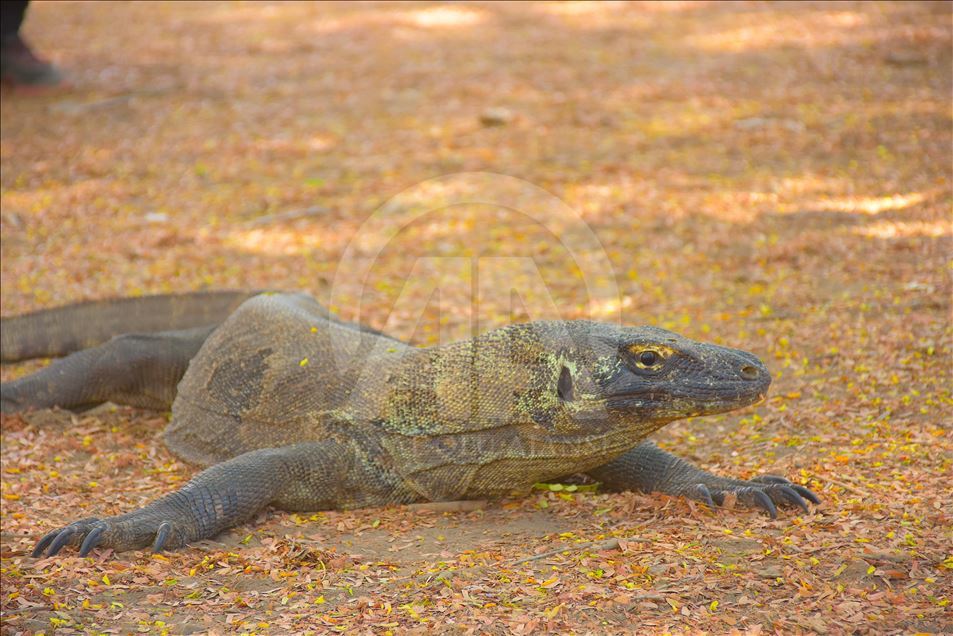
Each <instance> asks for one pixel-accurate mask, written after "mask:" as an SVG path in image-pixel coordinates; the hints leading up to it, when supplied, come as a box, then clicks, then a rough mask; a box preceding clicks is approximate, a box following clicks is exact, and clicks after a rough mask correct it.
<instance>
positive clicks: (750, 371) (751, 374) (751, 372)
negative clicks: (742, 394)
mask: <svg viewBox="0 0 953 636" xmlns="http://www.w3.org/2000/svg"><path fill="white" fill-rule="evenodd" d="M759 375H761V374H760V373H758V368H757V367H753V366H751V365H750V364H746V365H745V366H743V367H741V377H743V378H744V379H745V380H757V379H758V376H759Z"/></svg>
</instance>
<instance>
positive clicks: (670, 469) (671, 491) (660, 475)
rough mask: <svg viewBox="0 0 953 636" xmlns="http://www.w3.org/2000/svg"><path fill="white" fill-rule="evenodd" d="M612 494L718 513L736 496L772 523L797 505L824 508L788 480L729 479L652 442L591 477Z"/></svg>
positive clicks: (769, 478) (590, 472)
mask: <svg viewBox="0 0 953 636" xmlns="http://www.w3.org/2000/svg"><path fill="white" fill-rule="evenodd" d="M587 474H588V475H589V476H590V477H592V478H594V479H596V480H598V481H600V482H602V484H603V485H604V486H605V487H606V488H608V489H610V490H641V491H643V492H662V493H665V494H667V495H676V496H682V497H688V498H689V499H694V500H696V501H701V502H702V503H704V504H706V505H708V506H709V507H712V508H714V507H715V505H719V506H720V505H722V504H724V502H725V496H726V495H727V494H729V493H733V494H734V495H735V496H737V498H738V501H740V502H741V503H742V504H744V505H747V506H756V507H759V508H763V509H764V510H765V511H766V512H767V513H768V514H769V515H771V518H772V519H774V518H775V517H777V515H778V511H777V506H780V505H788V506H797V507H799V508H801V509H802V510H803V511H804V512H808V507H807V503H806V501H805V500H807V501H810V502H811V503H814V504H817V503H820V499H818V497H817V495H815V494H814V493H813V492H811V491H810V490H808V489H807V488H805V487H803V486H798V485H796V484H792V483H791V482H789V481H788V480H787V479H784V478H783V477H776V476H773V475H764V476H762V477H755V478H754V479H752V480H750V481H744V480H740V479H727V478H725V477H718V476H717V475H713V474H711V473H709V472H706V471H704V470H702V469H700V468H698V467H697V466H694V465H692V464H690V463H689V462H687V461H685V460H684V459H681V458H680V457H676V456H675V455H672V454H671V453H668V452H665V451H663V450H662V449H660V448H659V447H658V446H656V445H655V444H653V443H651V442H644V443H642V444H639V445H638V446H636V447H635V448H633V449H632V450H630V451H628V452H627V453H624V454H623V455H621V456H619V457H617V458H615V459H614V460H612V461H611V462H609V463H608V464H605V465H603V466H600V467H599V468H596V469H594V470H590V471H589V472H588V473H587Z"/></svg>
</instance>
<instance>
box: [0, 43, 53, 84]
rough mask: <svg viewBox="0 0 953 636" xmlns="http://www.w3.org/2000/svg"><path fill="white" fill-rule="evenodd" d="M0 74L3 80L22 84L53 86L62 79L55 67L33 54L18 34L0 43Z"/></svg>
mask: <svg viewBox="0 0 953 636" xmlns="http://www.w3.org/2000/svg"><path fill="white" fill-rule="evenodd" d="M0 76H2V78H3V81H5V82H10V83H11V84H16V85H23V86H55V85H57V84H59V83H60V82H61V81H63V75H62V74H61V73H60V72H59V71H58V70H57V69H56V67H55V66H53V65H52V64H50V63H49V62H46V61H44V60H41V59H40V58H38V57H37V56H36V55H34V54H33V51H31V50H30V47H28V46H27V45H26V42H24V41H23V39H22V38H21V37H20V36H19V35H12V36H9V37H6V38H4V40H3V42H2V43H0Z"/></svg>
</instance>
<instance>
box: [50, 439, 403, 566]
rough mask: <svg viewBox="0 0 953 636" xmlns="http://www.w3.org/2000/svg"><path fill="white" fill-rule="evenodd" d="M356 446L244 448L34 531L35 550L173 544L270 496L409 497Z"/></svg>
mask: <svg viewBox="0 0 953 636" xmlns="http://www.w3.org/2000/svg"><path fill="white" fill-rule="evenodd" d="M360 454H361V453H360V451H358V450H357V449H356V448H354V447H352V446H351V445H349V444H339V443H337V442H335V441H324V442H309V443H303V444H295V445H292V446H284V447H281V448H266V449H261V450H255V451H250V452H247V453H244V454H242V455H239V456H237V457H234V458H232V459H230V460H228V461H226V462H223V463H221V464H216V465H214V466H212V467H210V468H208V469H206V470H205V471H203V472H201V473H199V474H198V475H196V476H195V477H194V478H193V479H192V480H191V481H190V482H189V483H187V484H186V485H185V486H183V487H182V488H181V489H180V490H178V491H176V492H174V493H171V494H169V495H166V496H165V497H162V498H161V499H158V500H156V501H154V502H153V503H151V504H149V505H147V506H145V507H144V508H140V509H139V510H136V511H134V512H131V513H128V514H124V515H118V516H115V517H108V518H106V519H96V518H89V519H83V520H81V521H76V522H74V523H71V524H70V525H68V526H66V527H64V528H59V529H57V530H54V531H52V532H50V533H48V534H47V535H46V536H44V537H43V538H42V539H40V541H39V543H37V545H36V548H35V549H34V551H33V556H34V557H38V556H40V555H42V554H43V553H44V552H45V553H46V554H47V555H48V556H53V555H55V554H57V553H58V552H59V551H60V550H61V549H62V548H63V547H64V546H67V545H74V546H80V552H79V553H80V556H85V555H86V554H88V553H89V552H90V551H91V550H92V549H93V548H95V547H106V548H112V549H113V550H116V551H117V552H118V551H122V550H135V549H139V548H144V547H147V546H150V545H151V546H152V550H153V551H155V552H159V551H161V550H162V549H165V548H169V549H171V548H178V547H182V546H184V545H186V544H187V543H190V542H192V541H198V540H200V539H207V538H210V537H214V536H215V535H217V534H218V533H220V532H222V531H223V530H226V529H228V528H231V527H233V526H235V525H238V524H241V523H244V522H246V521H248V520H249V519H251V518H252V517H254V516H255V514H257V513H258V512H259V511H261V510H262V509H264V508H265V507H266V506H268V505H269V504H274V505H276V506H278V507H280V508H282V509H284V510H322V509H329V508H342V507H348V505H349V504H352V503H354V504H358V505H359V504H363V503H364V501H368V502H369V503H370V504H371V505H374V504H376V505H381V504H382V503H385V502H386V503H390V502H393V503H402V502H404V501H411V500H413V499H414V498H415V495H414V494H413V493H411V492H409V491H407V492H406V493H403V494H404V496H401V489H400V488H399V486H398V487H396V488H395V483H396V479H397V477H396V476H393V477H391V476H388V475H387V474H386V473H382V472H380V471H374V472H368V471H365V470H363V469H362V467H363V466H364V465H363V464H362V463H361V460H360ZM356 492H361V493H362V495H361V496H362V501H358V502H356V501H355V500H354V493H356ZM375 497H377V498H378V499H377V500H375Z"/></svg>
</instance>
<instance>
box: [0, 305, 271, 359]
mask: <svg viewBox="0 0 953 636" xmlns="http://www.w3.org/2000/svg"><path fill="white" fill-rule="evenodd" d="M259 293H261V292H260V291H248V290H242V291H231V290H225V291H218V290H216V291H201V292H191V293H186V294H160V295H156V296H139V297H136V298H116V299H109V300H94V301H88V302H81V303H76V304H72V305H64V306H62V307H55V308H53V309H42V310H40V311H35V312H32V313H28V314H23V315H21V316H10V317H8V318H3V319H2V320H0V361H3V362H16V361H18V360H28V359H30V358H51V357H60V356H65V355H67V354H70V353H72V352H74V351H79V350H81V349H88V348H89V347H95V346H96V345H99V344H102V343H103V342H106V341H107V340H109V339H110V338H112V337H113V336H118V335H121V334H126V333H152V332H157V331H172V330H177V329H191V328H193V327H203V326H206V325H214V324H217V323H220V322H222V321H223V320H225V318H226V317H227V316H228V315H229V314H231V313H232V312H233V311H234V310H235V308H237V307H238V306H239V305H240V304H242V303H243V302H244V301H245V300H246V299H248V298H250V297H252V296H255V295H256V294H259Z"/></svg>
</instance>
